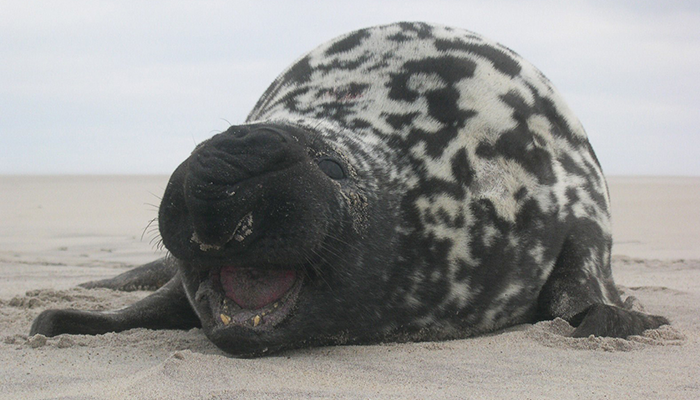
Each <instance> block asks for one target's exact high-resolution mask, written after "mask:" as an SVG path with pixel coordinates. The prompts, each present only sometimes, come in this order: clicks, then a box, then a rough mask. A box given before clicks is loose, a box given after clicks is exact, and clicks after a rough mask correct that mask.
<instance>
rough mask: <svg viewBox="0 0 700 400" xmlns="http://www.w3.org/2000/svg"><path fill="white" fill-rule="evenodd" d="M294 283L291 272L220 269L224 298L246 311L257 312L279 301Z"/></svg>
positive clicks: (235, 268)
mask: <svg viewBox="0 0 700 400" xmlns="http://www.w3.org/2000/svg"><path fill="white" fill-rule="evenodd" d="M295 281H296V273H295V272H294V271H293V270H268V271H261V270H259V269H253V268H240V267H233V266H228V267H223V268H222V269H221V285H222V286H223V288H224V291H225V292H226V297H228V298H230V299H231V300H233V301H234V302H236V304H238V305H239V306H241V307H242V308H245V309H248V310H257V309H259V308H263V307H265V306H266V305H268V304H270V303H272V302H273V301H277V300H279V299H280V298H281V297H282V296H283V295H284V294H285V293H287V291H288V290H289V288H291V287H292V285H294V282H295Z"/></svg>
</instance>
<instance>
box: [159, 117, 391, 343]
mask: <svg viewBox="0 0 700 400" xmlns="http://www.w3.org/2000/svg"><path fill="white" fill-rule="evenodd" d="M356 175H357V173H356V171H355V170H354V168H353V166H352V165H351V163H350V162H349V161H348V158H347V156H346V155H345V154H343V153H342V152H341V150H339V149H338V147H337V146H329V145H328V144H327V142H326V141H325V140H323V138H322V135H321V134H320V133H319V132H314V133H311V132H309V131H306V130H304V129H300V128H298V127H293V126H285V125H275V124H264V125H263V124H252V125H244V126H234V127H231V128H230V129H228V130H227V131H226V132H224V133H221V134H219V135H216V136H214V137H213V138H211V139H209V140H207V141H206V142H204V143H202V144H201V145H199V146H198V147H197V148H196V149H195V150H194V152H193V153H192V154H191V156H190V157H189V158H188V159H187V160H185V161H184V162H183V163H182V164H181V165H180V166H179V167H178V168H177V170H176V171H175V172H174V173H173V175H172V177H171V179H170V182H169V184H168V187H167V189H166V191H165V194H164V197H163V200H162V204H161V208H160V214H159V225H160V230H161V234H162V237H163V243H164V245H165V247H166V248H167V249H168V250H169V251H170V252H171V253H172V255H173V256H174V257H175V258H176V259H177V260H179V269H180V274H181V275H182V278H183V282H184V286H185V290H186V293H187V295H188V297H189V298H190V301H191V303H192V304H193V306H194V308H195V310H196V312H197V314H198V315H199V317H200V319H201V321H202V326H203V329H204V331H205V333H206V334H207V336H209V338H210V339H211V340H212V341H213V342H214V343H215V344H216V345H218V346H219V347H221V348H222V349H223V350H225V351H227V352H229V353H232V354H234V355H238V356H248V355H250V356H252V355H259V354H262V353H264V352H267V351H274V350H279V349H283V348H289V347H297V346H301V345H308V344H309V342H318V343H330V342H333V343H338V342H343V341H344V339H343V338H344V337H345V336H346V335H347V334H348V333H349V332H350V331H352V332H353V335H352V336H353V337H357V336H360V337H361V336H362V331H363V329H362V326H363V325H364V324H363V323H361V321H359V320H358V318H360V319H361V318H362V317H361V314H362V310H364V309H365V307H369V308H372V307H373V306H371V305H368V304H367V302H376V301H378V300H379V299H374V298H372V297H373V296H372V293H377V294H378V293H380V292H381V291H379V290H376V291H374V292H372V290H373V288H372V286H373V285H372V282H378V281H379V280H378V279H377V276H376V274H377V273H378V271H377V268H374V267H373V268H366V267H363V265H364V263H362V262H358V259H371V260H372V263H377V262H379V263H381V262H382V258H383V256H382V254H389V253H391V252H390V251H389V246H391V241H390V240H389V241H386V242H385V243H379V244H377V245H376V246H369V247H368V246H357V245H356V243H357V242H358V241H359V240H361V239H362V237H363V236H364V235H365V234H366V232H367V230H368V229H369V228H370V227H369V226H368V225H367V224H368V221H369V220H370V219H371V218H369V216H370V214H373V215H377V214H382V215H383V218H390V215H388V214H387V213H386V212H382V211H381V210H379V209H377V204H380V203H381V202H377V201H368V200H369V199H368V197H367V196H371V195H369V194H368V193H367V192H366V191H365V190H364V186H363V185H359V184H358V183H359V182H358V179H357V176H356ZM363 178H364V179H363V182H365V183H366V182H367V179H366V177H363ZM372 200H377V199H372ZM370 204H373V205H374V206H370ZM370 253H371V254H370ZM368 291H369V293H368ZM365 319H366V318H365Z"/></svg>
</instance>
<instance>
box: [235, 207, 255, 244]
mask: <svg viewBox="0 0 700 400" xmlns="http://www.w3.org/2000/svg"><path fill="white" fill-rule="evenodd" d="M251 233H253V213H252V212H249V213H248V214H246V215H245V217H243V218H241V220H240V221H238V225H236V229H234V230H233V238H234V239H236V241H237V242H242V241H243V240H245V238H246V237H248V236H249V235H250V234H251Z"/></svg>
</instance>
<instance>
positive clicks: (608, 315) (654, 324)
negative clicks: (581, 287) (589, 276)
mask: <svg viewBox="0 0 700 400" xmlns="http://www.w3.org/2000/svg"><path fill="white" fill-rule="evenodd" d="M570 322H571V325H573V326H577V328H576V330H575V331H574V333H573V334H572V336H573V337H588V336H590V335H594V336H609V337H619V338H626V337H629V336H632V335H639V334H641V333H642V332H644V331H645V330H647V329H655V328H658V327H660V326H661V325H668V324H670V322H669V321H668V319H666V318H664V317H661V316H658V315H649V314H644V313H641V312H638V311H632V310H626V309H624V308H620V307H617V306H611V305H607V304H594V305H592V306H590V307H588V309H587V310H586V311H583V312H582V313H579V314H578V315H576V316H574V317H573V318H572V319H571V321H570Z"/></svg>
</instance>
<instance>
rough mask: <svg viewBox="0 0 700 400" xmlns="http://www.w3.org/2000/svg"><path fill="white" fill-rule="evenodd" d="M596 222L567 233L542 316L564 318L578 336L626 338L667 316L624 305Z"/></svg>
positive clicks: (541, 308)
mask: <svg viewBox="0 0 700 400" xmlns="http://www.w3.org/2000/svg"><path fill="white" fill-rule="evenodd" d="M608 243H609V242H608V241H607V240H605V239H604V234H603V232H601V231H600V230H599V229H597V228H596V227H594V226H587V227H586V228H585V229H579V230H578V231H577V232H576V233H575V234H572V235H571V236H569V239H568V240H566V241H565V243H564V245H563V247H562V250H561V252H560V254H559V257H558V258H557V261H556V263H555V265H554V269H553V270H552V272H551V274H550V276H549V278H548V279H547V282H546V283H545V285H544V287H543V288H542V290H541V291H540V295H539V298H538V318H539V319H541V320H545V319H553V318H557V317H559V318H563V319H564V320H566V321H568V322H569V323H570V324H571V325H572V326H574V327H576V330H575V331H574V333H573V336H574V337H587V336H589V335H595V336H609V337H621V338H626V337H628V336H632V335H640V334H641V333H642V332H644V331H645V330H647V329H654V328H658V327H659V326H661V325H665V324H668V323H669V322H668V320H667V319H666V318H664V317H659V316H655V315H648V314H644V313H641V312H638V311H633V310H629V309H626V308H624V306H623V304H622V300H621V299H620V294H619V293H618V291H617V288H616V287H615V282H614V281H613V278H612V271H611V268H610V259H609V257H610V256H609V254H610V252H609V249H610V247H609V245H608Z"/></svg>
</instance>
